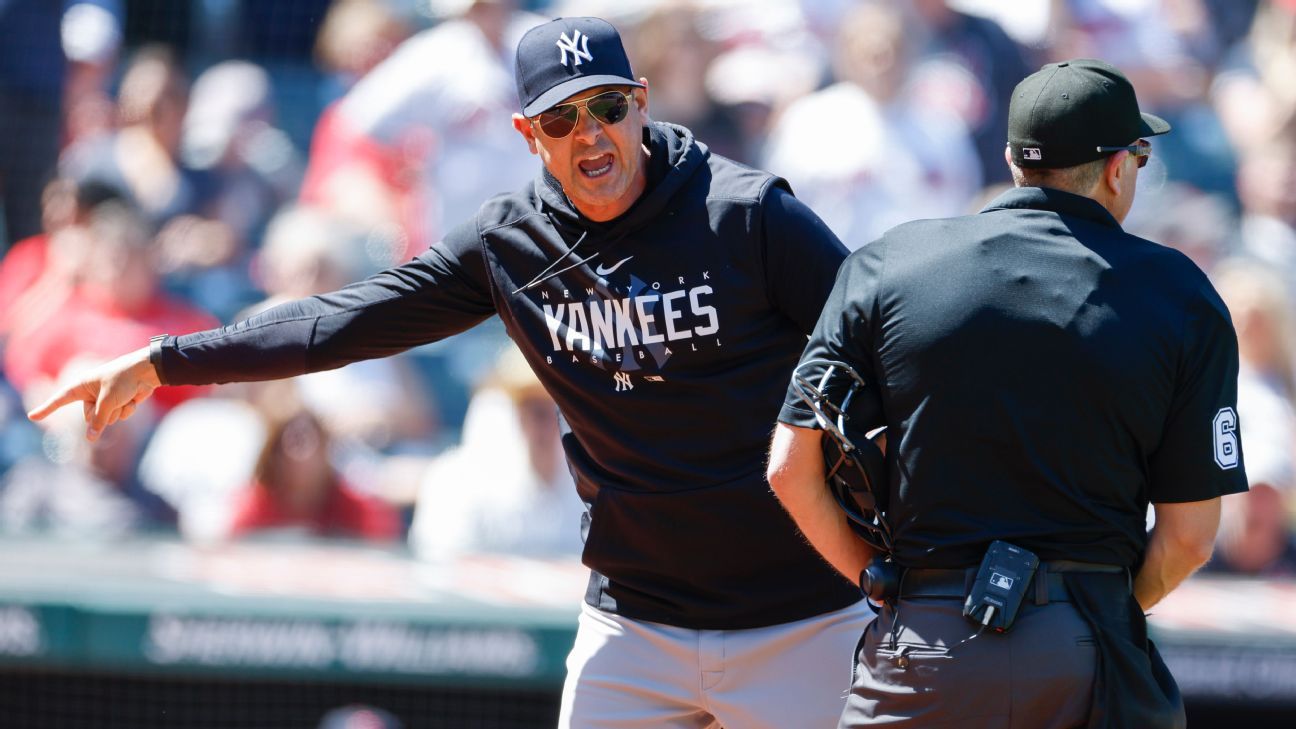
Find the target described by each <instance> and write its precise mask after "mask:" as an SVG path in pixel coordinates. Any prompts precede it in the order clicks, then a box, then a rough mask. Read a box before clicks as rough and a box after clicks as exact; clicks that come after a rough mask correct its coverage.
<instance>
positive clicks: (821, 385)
mask: <svg viewBox="0 0 1296 729" xmlns="http://www.w3.org/2000/svg"><path fill="white" fill-rule="evenodd" d="M811 378H814V379H811ZM792 384H793V386H794V388H795V390H796V393H797V395H798V396H799V397H800V398H801V401H802V402H804V403H805V404H806V406H807V407H809V408H810V410H811V411H812V412H813V413H814V416H815V420H817V421H818V423H819V427H820V428H822V429H823V431H824V434H825V436H826V437H824V438H823V454H824V465H825V466H826V469H827V486H828V490H829V491H830V492H832V495H833V497H834V498H835V499H836V500H837V504H838V505H839V506H841V508H842V510H843V511H845V512H846V516H847V518H848V520H849V524H850V526H851V529H853V530H854V531H855V533H856V534H858V535H859V536H860V537H861V538H862V539H863V540H864V541H865V542H868V544H869V545H870V546H872V547H873V548H875V549H877V550H879V551H881V552H882V553H883V554H884V555H890V554H892V548H891V528H890V526H889V525H888V524H887V522H886V511H887V477H886V458H885V456H884V455H883V454H882V450H881V449H880V448H878V447H877V445H876V444H875V443H874V442H873V441H871V440H869V439H868V438H867V437H865V435H864V433H862V432H858V431H856V430H855V429H853V428H852V427H851V423H850V416H849V415H848V413H849V411H850V406H851V400H852V399H853V398H854V397H855V394H856V393H858V392H859V391H860V390H862V389H864V379H863V378H861V377H860V376H859V374H857V373H856V372H855V370H854V369H852V368H851V367H850V365H848V364H846V363H844V362H835V361H832V360H825V359H816V360H810V361H808V362H803V363H801V364H800V365H799V366H798V367H797V368H796V370H794V371H793V373H792Z"/></svg>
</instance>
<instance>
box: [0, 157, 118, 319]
mask: <svg viewBox="0 0 1296 729" xmlns="http://www.w3.org/2000/svg"><path fill="white" fill-rule="evenodd" d="M120 200H121V198H120V196H119V195H118V194H117V192H116V191H115V190H114V189H113V188H111V187H109V186H107V185H101V184H97V183H94V182H90V183H86V184H82V185H78V184H76V183H75V182H73V181H71V180H68V179H66V178H55V179H53V180H51V181H50V183H49V184H48V185H46V186H45V191H44V193H43V194H42V196H41V221H42V222H41V225H42V229H43V231H44V232H42V233H38V234H37V235H33V236H31V237H30V238H24V239H23V240H20V241H18V242H17V243H16V244H15V245H14V246H13V247H12V248H10V249H9V252H8V253H7V254H5V257H4V259H3V260H2V261H0V341H2V340H3V338H5V337H7V336H8V335H9V334H11V333H12V332H13V331H14V330H15V329H19V330H21V329H33V328H38V327H40V326H41V325H43V324H44V323H45V320H46V319H47V318H48V317H49V316H50V314H52V313H53V312H55V311H57V310H58V308H59V307H60V306H61V305H62V304H63V302H64V301H66V300H67V297H68V296H69V295H71V293H72V290H73V289H74V287H75V286H76V285H77V284H78V283H79V282H80V279H81V271H82V267H83V266H84V265H85V261H86V260H87V258H88V256H89V253H90V251H89V241H88V235H87V233H86V230H85V228H86V225H87V223H88V222H89V220H90V215H91V213H92V212H93V211H94V209H95V208H96V207H98V206H99V205H100V204H102V203H105V202H109V201H120Z"/></svg>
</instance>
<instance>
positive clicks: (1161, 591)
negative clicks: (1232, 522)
mask: <svg viewBox="0 0 1296 729" xmlns="http://www.w3.org/2000/svg"><path fill="white" fill-rule="evenodd" d="M1153 508H1154V510H1155V511H1156V525H1155V526H1153V527H1152V536H1151V537H1150V538H1149V540H1148V548H1147V555H1146V557H1144V559H1143V566H1142V567H1141V568H1139V572H1138V574H1137V575H1136V576H1135V577H1134V598H1135V599H1136V600H1138V603H1139V605H1140V606H1141V607H1142V608H1143V609H1144V610H1148V609H1149V608H1151V607H1152V606H1153V605H1155V604H1157V603H1158V602H1160V601H1161V598H1163V597H1165V596H1166V595H1168V594H1170V591H1171V590H1173V589H1175V588H1176V587H1178V586H1179V583H1181V582H1183V581H1184V580H1185V579H1187V577H1188V575H1191V574H1192V573H1193V572H1195V571H1196V570H1197V568H1198V567H1201V566H1202V565H1204V564H1206V560H1208V559H1210V556H1211V549H1212V548H1213V547H1214V544H1215V533H1216V531H1218V529H1219V520H1220V500H1219V498H1214V499H1207V500H1205V501H1189V502H1185V503H1178V504H1174V503H1171V504H1155V505H1154V506H1153Z"/></svg>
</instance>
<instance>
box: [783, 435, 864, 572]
mask: <svg viewBox="0 0 1296 729" xmlns="http://www.w3.org/2000/svg"><path fill="white" fill-rule="evenodd" d="M822 437H823V433H822V431H819V430H815V429H812V428H798V427H796V426H792V425H786V424H784V423H779V424H778V425H777V426H775V429H774V440H773V442H772V443H771V445H770V462H769V474H768V475H769V482H770V486H771V487H772V488H773V489H774V494H775V495H776V496H778V498H779V501H780V502H782V504H783V508H784V509H787V512H788V513H789V514H790V515H791V516H792V519H793V520H794V521H795V522H796V524H797V526H798V527H799V528H800V529H801V533H802V534H804V535H805V537H806V539H808V540H809V541H810V544H811V545H812V546H813V547H814V548H815V549H817V550H819V554H821V555H823V557H824V559H826V560H828V563H829V564H831V565H832V566H833V567H835V568H836V569H837V571H839V572H841V573H842V574H843V575H845V576H846V577H847V578H848V579H849V580H850V581H851V582H852V583H857V582H858V581H859V575H860V572H861V571H863V570H864V568H865V567H867V566H868V563H869V560H871V559H872V558H873V556H874V551H873V549H872V548H870V547H869V546H868V545H867V544H865V543H864V541H863V540H861V539H860V538H859V537H858V536H856V534H855V532H853V531H852V530H851V528H850V526H849V525H848V524H847V522H846V517H845V515H844V514H843V513H842V510H841V507H839V506H838V505H837V502H836V501H834V500H833V497H832V494H831V493H829V491H828V488H827V487H826V486H825V485H824V478H825V475H824V461H823V452H822V451H821V449H820V439H821V438H822Z"/></svg>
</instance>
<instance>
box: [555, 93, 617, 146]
mask: <svg viewBox="0 0 1296 729" xmlns="http://www.w3.org/2000/svg"><path fill="white" fill-rule="evenodd" d="M632 97H633V94H631V93H626V92H624V91H605V92H604V93H601V94H599V95H597V96H591V97H589V98H588V99H584V100H581V101H573V102H570V103H567V104H559V105H557V106H555V107H553V108H552V109H549V110H547V111H542V112H540V113H539V114H537V115H536V116H535V117H534V118H532V119H531V121H532V122H533V123H535V124H538V125H539V126H540V131H542V132H544V135H545V136H546V137H549V138H551V139H562V138H563V137H565V136H567V135H568V134H571V133H572V130H573V129H575V128H576V125H577V124H578V123H579V122H580V110H581V108H582V107H583V108H584V109H585V110H586V111H588V112H589V115H590V116H592V117H594V118H595V119H597V120H598V121H599V122H600V123H602V124H616V123H617V122H619V121H621V120H622V119H624V118H626V115H627V114H629V113H630V99H631V98H632Z"/></svg>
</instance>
